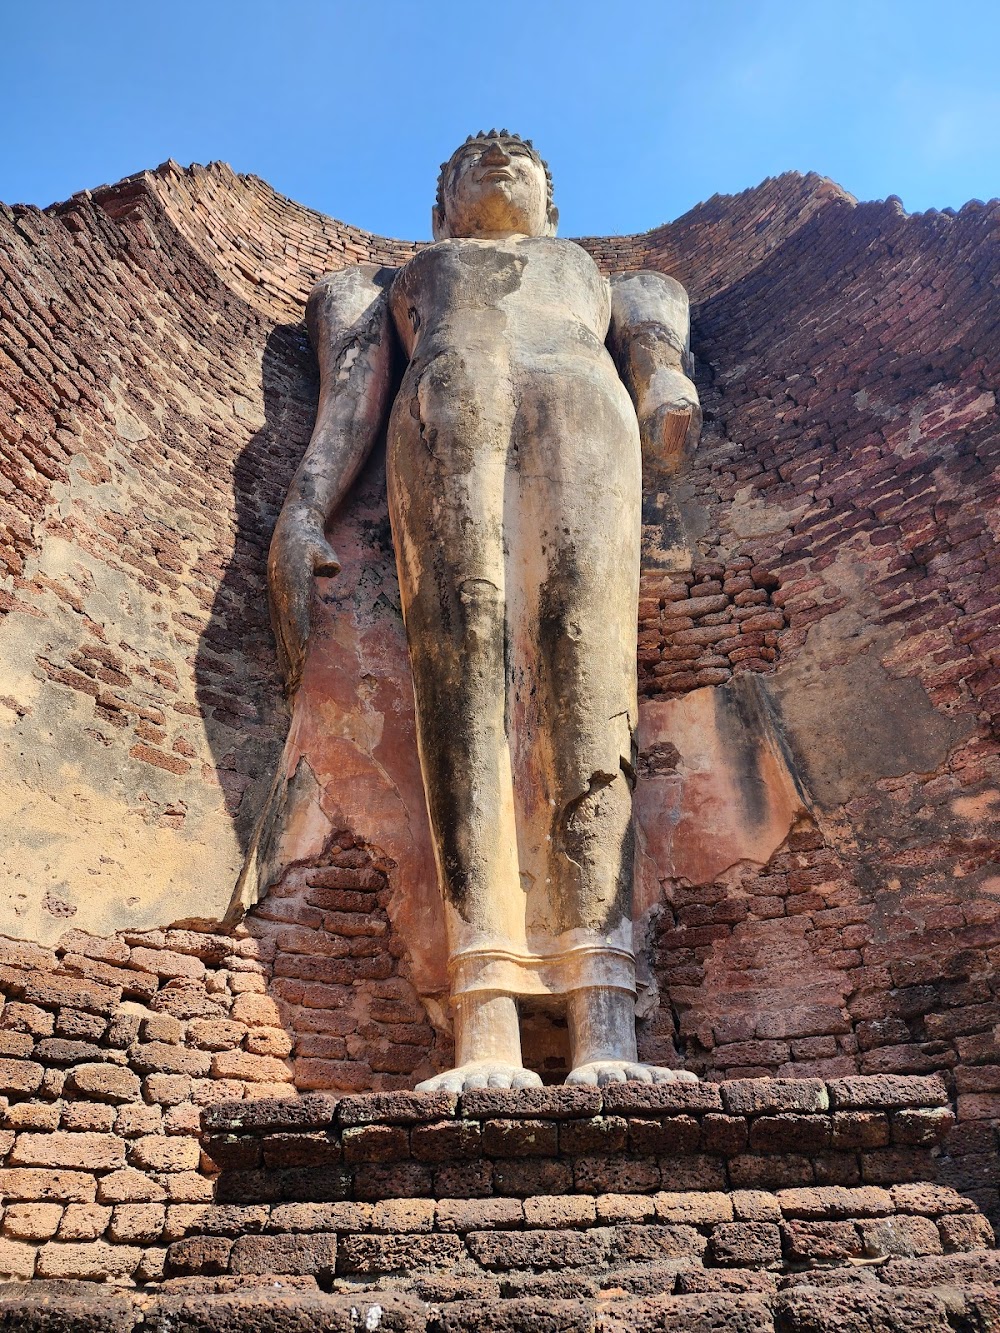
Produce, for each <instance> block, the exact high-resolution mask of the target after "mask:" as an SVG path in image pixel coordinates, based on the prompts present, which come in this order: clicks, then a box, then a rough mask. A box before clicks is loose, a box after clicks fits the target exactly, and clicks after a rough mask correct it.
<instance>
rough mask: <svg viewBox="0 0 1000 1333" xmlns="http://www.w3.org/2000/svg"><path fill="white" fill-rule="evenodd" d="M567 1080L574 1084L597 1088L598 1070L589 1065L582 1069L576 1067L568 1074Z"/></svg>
mask: <svg viewBox="0 0 1000 1333" xmlns="http://www.w3.org/2000/svg"><path fill="white" fill-rule="evenodd" d="M566 1082H567V1083H569V1084H572V1085H574V1086H580V1085H582V1086H586V1087H591V1088H596V1087H597V1070H596V1069H592V1068H591V1067H590V1066H589V1065H588V1066H585V1067H584V1068H582V1069H574V1070H573V1071H572V1073H570V1074H569V1075H567V1078H566Z"/></svg>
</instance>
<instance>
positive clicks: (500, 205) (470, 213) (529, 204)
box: [431, 130, 559, 241]
mask: <svg viewBox="0 0 1000 1333" xmlns="http://www.w3.org/2000/svg"><path fill="white" fill-rule="evenodd" d="M431 216H432V225H433V233H434V239H435V240H436V241H444V240H448V239H449V238H451V237H457V236H480V237H483V238H484V239H499V238H502V237H504V236H554V235H555V233H556V224H557V222H558V221H559V210H558V209H557V208H556V206H555V205H554V204H553V202H552V177H551V176H550V175H549V169H548V167H547V166H546V164H545V163H544V162H543V161H542V159H541V158H540V157H539V156H538V154H537V153H536V152H535V150H534V148H533V147H532V144H531V140H530V139H522V138H520V137H519V136H518V135H516V134H510V133H508V131H507V130H490V131H489V133H488V134H484V133H483V132H482V131H480V132H479V133H478V134H476V135H471V134H470V135H469V137H468V139H466V141H465V143H464V144H462V145H461V147H460V148H457V149H456V150H455V152H454V153H452V155H451V157H450V158H449V159H448V161H447V162H445V163H444V164H443V165H442V167H441V174H440V176H439V177H438V189H437V202H436V203H435V205H434V211H433V213H432V215H431Z"/></svg>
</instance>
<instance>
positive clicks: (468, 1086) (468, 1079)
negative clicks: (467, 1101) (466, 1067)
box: [464, 1071, 489, 1092]
mask: <svg viewBox="0 0 1000 1333" xmlns="http://www.w3.org/2000/svg"><path fill="white" fill-rule="evenodd" d="M488 1081H489V1080H488V1079H487V1077H486V1075H485V1074H484V1073H482V1072H480V1071H477V1072H476V1073H474V1074H466V1076H465V1079H464V1089H465V1091H466V1092H477V1091H478V1090H479V1089H480V1088H485V1087H486V1086H487V1083H488Z"/></svg>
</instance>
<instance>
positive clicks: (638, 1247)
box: [0, 1076, 1000, 1333]
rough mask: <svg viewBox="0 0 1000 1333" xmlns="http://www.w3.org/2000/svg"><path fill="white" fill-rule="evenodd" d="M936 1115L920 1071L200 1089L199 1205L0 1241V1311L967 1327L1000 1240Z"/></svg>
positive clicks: (989, 1314)
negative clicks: (104, 1226)
mask: <svg viewBox="0 0 1000 1333" xmlns="http://www.w3.org/2000/svg"><path fill="white" fill-rule="evenodd" d="M952 1119H953V1117H952V1113H951V1110H950V1108H949V1106H948V1105H947V1098H946V1094H945V1088H944V1085H943V1083H942V1082H941V1081H940V1080H939V1079H937V1078H936V1077H931V1078H923V1077H890V1076H885V1077H882V1076H879V1077H856V1078H843V1079H836V1080H832V1081H828V1082H823V1081H821V1080H819V1079H798V1080H766V1079H760V1080H738V1081H732V1082H729V1083H722V1084H707V1083H703V1084H698V1085H684V1084H677V1085H673V1086H671V1085H665V1086H664V1085H661V1086H659V1087H649V1086H642V1085H635V1084H632V1085H614V1086H612V1087H608V1088H605V1089H602V1090H598V1089H594V1088H566V1087H560V1088H542V1089H531V1090H524V1091H520V1092H517V1093H510V1092H491V1091H487V1092H475V1093H468V1094H465V1095H463V1096H462V1097H455V1096H453V1095H452V1094H447V1093H427V1094H419V1093H408V1092H400V1093H381V1094H380V1093H374V1094H366V1095H362V1096H357V1097H344V1098H339V1099H338V1098H336V1097H333V1096H330V1095H327V1094H321V1093H315V1094H309V1095H307V1096H305V1097H301V1098H295V1099H270V1100H259V1101H256V1102H246V1101H241V1102H231V1103H224V1104H221V1105H217V1106H215V1107H212V1108H210V1109H209V1110H207V1111H206V1112H205V1114H204V1118H203V1120H204V1125H203V1129H204V1135H203V1143H204V1151H205V1156H204V1158H203V1163H202V1170H203V1172H204V1173H205V1178H206V1179H210V1178H212V1176H213V1174H214V1200H213V1201H212V1202H204V1201H196V1202H189V1203H185V1202H175V1203H170V1204H167V1205H166V1207H165V1208H164V1207H163V1206H158V1205H143V1204H133V1205H127V1206H122V1207H121V1209H115V1210H114V1212H113V1214H112V1217H111V1225H110V1229H109V1230H108V1231H107V1233H105V1235H104V1236H103V1237H101V1238H96V1239H90V1240H87V1241H84V1240H79V1241H77V1242H75V1243H70V1242H68V1241H66V1240H63V1239H61V1238H56V1239H53V1240H50V1241H48V1242H45V1243H43V1244H41V1245H40V1246H38V1247H37V1249H36V1248H35V1247H32V1246H30V1245H29V1244H27V1243H26V1242H15V1241H14V1240H11V1241H8V1242H7V1248H8V1249H10V1248H11V1247H12V1246H14V1247H15V1248H18V1250H19V1252H20V1253H23V1255H24V1257H25V1263H26V1267H25V1269H24V1270H23V1271H24V1275H25V1276H28V1275H29V1273H30V1272H32V1271H33V1272H34V1274H35V1276H36V1281H35V1282H33V1283H30V1284H23V1285H20V1284H18V1285H12V1286H9V1287H7V1288H5V1289H2V1290H0V1330H6V1329H10V1330H15V1329H16V1330H19V1331H20V1330H24V1333H35V1330H37V1331H38V1333H42V1330H44V1331H45V1333H57V1331H58V1330H63V1329H66V1330H71V1329H72V1330H77V1329H79V1330H83V1331H84V1333H86V1331H87V1330H94V1333H98V1330H99V1331H100V1333H133V1330H134V1331H135V1333H138V1330H139V1329H140V1328H141V1329H142V1330H143V1333H150V1330H161V1331H162V1333H167V1330H168V1329H169V1330H170V1331H171V1333H183V1331H184V1330H192V1331H193V1330H202V1329H204V1330H208V1329H211V1330H212V1331H213V1333H225V1331H226V1330H233V1331H234V1333H236V1331H237V1330H243V1329H247V1330H250V1329H257V1328H266V1329H267V1330H268V1331H269V1333H272V1331H273V1333H283V1330H289V1333H291V1331H292V1330H295V1331H296V1333H297V1331H298V1330H303V1331H304V1330H309V1331H310V1333H313V1331H314V1330H319V1329H340V1328H343V1329H352V1330H354V1329H361V1328H364V1329H375V1328H388V1329H399V1330H410V1329H413V1330H422V1331H425V1333H445V1331H446V1330H448V1331H450V1330H455V1331H456V1333H457V1331H458V1330H470V1333H471V1331H473V1330H476V1331H478V1330H484V1331H485V1330H496V1329H501V1330H503V1329H509V1330H512V1331H513V1330H520V1329H532V1330H535V1329H538V1330H553V1331H555V1330H560V1331H565V1333H576V1331H577V1330H588V1333H625V1331H626V1330H630V1331H631V1330H644V1329H654V1328H657V1329H659V1328H664V1327H669V1328H671V1329H680V1330H688V1329H690V1330H699V1331H701V1330H705V1333H708V1331H709V1330H720V1331H721V1330H728V1329H734V1330H741V1331H744V1330H745V1331H746V1333H751V1330H762V1331H764V1330H766V1331H768V1333H813V1331H815V1333H827V1331H828V1330H829V1333H833V1331H834V1330H836V1333H845V1331H846V1333H852V1330H858V1331H859V1333H861V1330H864V1333H872V1330H878V1331H879V1333H881V1330H886V1331H887V1333H888V1330H894V1329H901V1330H907V1331H908V1333H923V1331H924V1330H928V1331H932V1330H933V1331H934V1333H938V1331H940V1333H944V1330H946V1329H955V1330H959V1329H960V1330H963V1331H964V1330H969V1331H970V1333H972V1331H974V1333H979V1331H980V1330H987V1329H993V1328H1000V1252H998V1251H996V1250H995V1249H994V1248H993V1246H994V1237H993V1232H992V1229H991V1227H990V1224H989V1222H988V1221H987V1220H986V1218H985V1217H984V1216H983V1215H982V1214H981V1213H980V1212H979V1210H978V1209H977V1207H976V1205H975V1203H974V1202H973V1201H972V1200H970V1199H969V1198H966V1197H964V1196H963V1195H961V1194H959V1193H958V1192H957V1191H955V1190H954V1189H952V1188H950V1187H949V1186H947V1185H944V1184H941V1183H938V1182H937V1181H936V1179H935V1177H936V1175H937V1174H938V1172H939V1168H940V1167H942V1166H943V1165H944V1164H945V1161H946V1159H945V1157H944V1152H945V1150H944V1148H943V1147H942V1143H943V1140H944V1139H945V1136H946V1135H947V1132H948V1129H949V1127H950V1126H951V1123H952ZM144 1211H145V1213H148V1218H146V1219H145V1220H146V1221H148V1224H149V1226H148V1230H147V1232H145V1233H144V1232H143V1229H142V1223H143V1220H144ZM15 1213H16V1207H15ZM80 1213H81V1219H82V1213H83V1209H82V1208H81V1209H80ZM154 1233H155V1234H154ZM126 1235H127V1237H128V1240H129V1243H127V1244H125V1243H122V1241H124V1239H125V1237H126ZM119 1238H120V1239H119ZM29 1250H30V1251H31V1255H30V1260H31V1262H30V1265H28V1252H29ZM15 1257H16V1256H15ZM7 1271H8V1272H11V1269H10V1267H9V1256H8V1270H7ZM11 1275H12V1276H17V1274H16V1272H12V1273H11ZM60 1277H62V1278H69V1277H72V1278H78V1277H90V1278H96V1279H105V1280H107V1279H111V1280H112V1281H113V1282H114V1283H115V1284H116V1285H115V1286H114V1288H113V1289H110V1290H109V1288H108V1287H107V1286H105V1287H104V1288H103V1289H99V1288H97V1287H96V1286H95V1285H94V1283H93V1282H91V1283H78V1282H68V1281H53V1280H51V1279H54V1278H60ZM37 1279H42V1280H41V1281H39V1280H37Z"/></svg>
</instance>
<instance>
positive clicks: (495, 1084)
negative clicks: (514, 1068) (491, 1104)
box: [486, 1069, 511, 1088]
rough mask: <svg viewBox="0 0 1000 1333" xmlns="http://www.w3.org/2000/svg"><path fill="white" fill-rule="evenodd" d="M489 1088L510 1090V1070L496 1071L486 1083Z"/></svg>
mask: <svg viewBox="0 0 1000 1333" xmlns="http://www.w3.org/2000/svg"><path fill="white" fill-rule="evenodd" d="M486 1086H487V1087H488V1088H509V1087H510V1086H511V1072H510V1070H509V1069H494V1070H493V1072H492V1073H491V1074H490V1076H489V1078H488V1079H487V1081H486Z"/></svg>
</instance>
